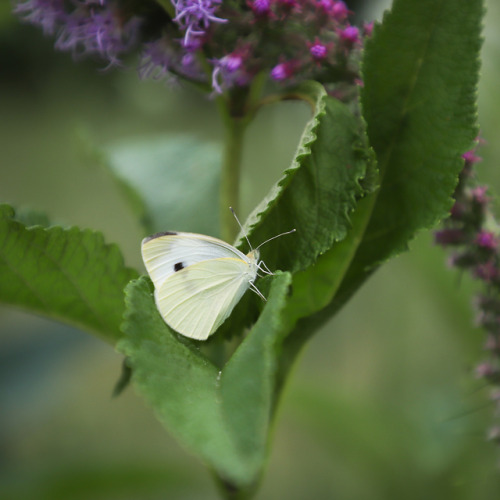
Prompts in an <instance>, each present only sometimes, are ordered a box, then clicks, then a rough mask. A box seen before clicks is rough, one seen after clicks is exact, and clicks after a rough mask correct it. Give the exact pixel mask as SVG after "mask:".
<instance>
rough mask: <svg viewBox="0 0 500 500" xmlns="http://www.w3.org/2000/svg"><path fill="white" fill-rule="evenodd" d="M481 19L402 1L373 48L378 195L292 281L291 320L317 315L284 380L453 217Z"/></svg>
mask: <svg viewBox="0 0 500 500" xmlns="http://www.w3.org/2000/svg"><path fill="white" fill-rule="evenodd" d="M481 16H482V4H481V2H480V1H478V0H472V1H468V0H461V1H459V2H456V1H455V0H440V1H439V2H435V1H434V0H432V1H431V0H396V1H395V2H394V8H393V11H392V12H390V13H388V14H386V15H385V16H384V20H383V24H382V25H381V26H377V27H376V29H375V32H374V35H373V38H372V39H371V40H369V42H367V45H366V51H365V59H364V66H363V67H364V87H363V90H362V104H363V110H364V113H365V118H366V121H367V130H368V134H369V137H370V141H371V144H372V146H373V148H374V150H375V152H376V154H377V159H378V166H379V169H380V189H379V190H378V191H376V192H372V193H370V194H368V195H367V196H366V197H365V198H364V199H362V200H360V201H359V202H358V205H357V207H356V210H355V211H354V213H353V214H352V217H351V221H352V229H351V230H350V232H349V234H348V236H347V237H346V238H345V239H344V240H343V241H342V242H340V243H337V244H335V245H334V246H333V247H332V248H331V249H330V250H328V251H326V252H325V253H324V254H323V255H321V256H320V257H319V258H318V260H317V262H316V264H315V265H314V266H312V267H311V268H309V269H307V270H305V271H303V272H301V273H298V274H296V275H295V276H294V282H293V290H294V292H293V295H292V297H291V300H290V301H289V303H288V305H287V313H286V317H287V318H288V320H289V321H290V323H292V324H293V323H295V322H297V320H299V319H300V318H303V317H305V316H308V315H310V314H312V313H314V312H316V311H318V313H317V314H316V315H315V316H313V317H309V318H308V320H307V321H302V322H300V323H299V327H297V328H296V330H295V331H294V333H293V334H292V335H290V336H289V337H288V339H287V340H286V343H285V349H284V356H283V358H282V362H281V365H280V370H281V375H280V377H281V378H282V379H283V378H284V374H285V373H286V372H287V370H288V369H289V368H290V366H291V363H292V362H293V360H294V359H295V357H296V355H297V353H298V352H299V351H300V348H301V347H302V345H303V344H304V342H305V341H306V340H307V338H309V336H310V335H311V334H312V333H313V332H314V331H316V329H317V328H318V326H320V325H321V324H322V323H323V322H324V321H325V320H326V319H328V318H329V317H330V316H331V315H332V314H334V313H335V312H337V311H338V309H339V308H340V307H341V306H342V305H343V304H344V303H345V301H346V300H347V299H348V298H349V297H350V296H351V295H352V294H353V293H354V291H355V290H356V289H357V288H358V287H359V286H360V285H361V284H362V282H363V281H364V280H365V279H366V278H367V277H368V276H369V275H370V274H371V273H372V272H373V271H374V270H375V269H376V266H377V265H379V264H380V263H381V262H382V261H383V260H385V259H388V258H389V257H390V256H392V255H394V254H396V253H399V252H401V251H402V250H404V249H405V248H406V245H407V243H408V241H409V240H410V239H411V238H412V237H413V236H414V234H415V233H416V232H417V231H418V230H419V229H423V228H428V227H430V226H432V225H433V224H434V223H435V222H436V221H437V220H439V219H440V218H442V217H444V216H446V215H447V213H448V211H449V209H450V207H451V204H452V198H451V196H452V194H453V191H454V188H455V185H456V182H457V177H458V173H459V172H460V170H461V169H462V168H463V160H462V158H461V154H462V153H463V152H464V151H466V150H467V149H468V148H470V147H471V145H472V143H473V140H474V138H475V137H476V134H477V125H476V85H477V79H478V70H479V63H478V56H479V49H480V23H481ZM325 305H326V306H327V307H326V308H325ZM319 311H320V312H319Z"/></svg>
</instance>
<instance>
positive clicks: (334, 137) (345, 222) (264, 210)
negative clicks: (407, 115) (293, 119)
mask: <svg viewBox="0 0 500 500" xmlns="http://www.w3.org/2000/svg"><path fill="white" fill-rule="evenodd" d="M293 96H295V97H297V98H301V99H305V100H307V101H309V102H311V103H312V105H313V117H312V118H311V120H310V121H309V122H308V123H307V125H306V127H305V130H304V133H303V135H302V138H301V141H300V144H299V146H298V149H297V152H296V155H295V159H294V161H293V163H292V166H291V167H290V168H289V169H288V170H286V171H285V173H284V175H283V177H282V179H281V180H280V181H279V182H278V183H277V184H276V185H275V186H274V187H273V188H272V189H271V191H270V193H269V194H268V196H267V197H266V198H265V199H264V200H262V202H261V203H260V204H259V205H258V206H257V207H256V209H255V210H254V211H253V213H252V214H251V215H250V217H249V219H248V221H247V223H246V226H247V232H248V233H249V234H250V235H251V240H252V241H253V242H255V244H257V243H261V242H263V241H265V240H267V239H268V238H271V237H272V236H275V235H277V234H279V233H281V232H285V231H288V230H290V229H292V228H296V229H297V232H296V233H295V234H293V235H290V236H285V237H283V238H279V239H277V240H276V241H273V242H272V243H270V244H269V245H266V246H264V247H263V248H262V258H263V260H264V261H265V262H266V264H267V265H268V266H269V268H270V269H272V270H274V269H282V270H290V271H293V272H295V271H297V270H301V269H305V268H307V267H308V266H310V265H311V264H313V263H314V262H315V261H316V259H317V257H318V255H320V254H322V253H324V252H325V251H326V250H328V249H329V248H331V246H332V245H333V243H334V242H335V241H340V240H342V239H343V238H345V236H346V234H347V232H348V231H349V228H350V220H349V219H350V214H351V213H352V211H353V210H354V208H355V207H356V204H357V201H358V199H359V198H360V197H362V196H363V195H364V194H365V193H366V192H367V191H370V190H372V189H373V187H374V186H373V185H363V178H365V176H366V175H367V171H368V170H373V168H374V162H373V154H372V152H371V151H370V150H369V148H368V146H367V140H366V135H365V133H364V126H363V122H362V121H361V120H360V119H359V117H357V116H356V115H355V114H354V113H353V112H352V111H351V110H350V109H349V107H348V106H347V105H345V104H343V103H341V102H340V101H338V100H337V99H334V98H332V97H329V96H328V95H327V94H326V92H325V90H324V88H323V86H322V85H321V84H319V83H317V82H308V83H305V84H303V85H302V86H301V87H300V88H298V89H297V90H296V91H295V92H294V93H293ZM289 97H291V96H289ZM240 244H243V245H244V242H243V240H241V239H240Z"/></svg>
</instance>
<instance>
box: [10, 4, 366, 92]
mask: <svg viewBox="0 0 500 500" xmlns="http://www.w3.org/2000/svg"><path fill="white" fill-rule="evenodd" d="M15 12H16V13H17V14H18V15H20V16H21V17H22V18H23V19H24V20H25V21H27V22H30V23H32V24H36V25H38V26H40V27H41V28H42V29H43V31H44V33H46V34H50V35H55V36H56V43H55V45H56V48H57V49H60V50H66V51H71V52H72V53H73V54H74V55H77V56H80V55H89V54H90V55H99V56H101V57H103V58H104V59H106V60H107V61H109V63H111V64H116V63H118V62H120V59H121V57H122V56H123V55H124V54H125V53H127V52H130V51H131V50H132V49H138V50H139V52H140V61H139V73H140V75H141V76H143V77H154V78H160V77H164V76H172V75H174V76H176V77H179V78H181V79H184V80H188V81H191V82H194V83H197V84H202V85H205V86H206V88H207V89H210V88H211V89H213V90H215V91H216V92H218V93H222V92H225V91H227V90H231V89H233V88H235V87H245V86H247V85H249V84H250V83H251V82H252V81H253V79H254V78H255V77H256V76H257V75H261V74H263V75H267V77H268V79H269V80H270V81H271V82H275V84H276V85H281V86H288V85H294V84H296V83H298V82H299V81H301V80H305V79H316V80H319V81H321V82H322V83H324V84H325V85H327V86H330V90H332V92H337V94H338V93H339V90H338V87H339V85H340V87H342V85H352V84H356V83H358V82H359V74H358V62H359V58H360V49H361V47H362V39H363V37H364V36H367V35H370V33H371V29H372V26H371V25H367V26H365V27H364V28H363V29H361V30H360V29H359V28H357V27H355V26H352V25H351V24H350V23H349V15H350V12H349V11H348V9H347V7H346V5H345V3H344V2H343V1H341V0H171V2H170V3H169V2H168V1H167V0H162V1H161V2H156V1H155V0H19V3H18V4H17V5H16V7H15ZM335 89H336V90H335Z"/></svg>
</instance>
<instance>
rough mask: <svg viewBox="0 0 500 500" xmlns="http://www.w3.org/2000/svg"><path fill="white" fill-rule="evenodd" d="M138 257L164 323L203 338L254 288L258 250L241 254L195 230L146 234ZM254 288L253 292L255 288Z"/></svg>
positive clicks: (257, 265)
mask: <svg viewBox="0 0 500 500" xmlns="http://www.w3.org/2000/svg"><path fill="white" fill-rule="evenodd" d="M142 257H143V260H144V264H145V266H146V269H147V271H148V273H149V275H150V277H151V280H152V281H153V284H154V286H155V301H156V305H157V307H158V310H159V311H160V314H161V316H162V317H163V319H164V320H165V322H166V323H167V324H168V325H169V326H170V327H171V328H173V329H174V330H176V331H177V332H178V333H181V334H182V335H185V336H187V337H191V338H194V339H197V340H205V339H207V338H208V337H209V336H210V335H212V334H213V333H214V332H215V331H216V330H217V328H218V327H219V326H220V325H221V324H222V323H223V322H224V321H225V319H226V318H227V317H228V316H229V315H230V314H231V312H232V310H233V309H234V307H235V306H236V304H237V303H238V302H239V301H240V299H241V297H242V296H243V294H244V293H245V292H246V290H247V289H248V288H249V287H254V285H253V282H254V281H255V279H256V278H257V271H258V270H259V269H260V267H259V265H260V262H259V251H258V250H252V251H251V252H249V253H248V254H246V255H245V254H244V253H243V252H241V251H240V250H238V249H237V248H235V247H233V246H232V245H229V244H228V243H226V242H224V241H222V240H219V239H217V238H213V237H210V236H206V235H202V234H195V233H180V232H179V233H177V232H165V233H157V234H155V235H153V236H150V237H148V238H145V239H144V240H143V242H142ZM257 292H258V291H257Z"/></svg>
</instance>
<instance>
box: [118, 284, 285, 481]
mask: <svg viewBox="0 0 500 500" xmlns="http://www.w3.org/2000/svg"><path fill="white" fill-rule="evenodd" d="M289 280H290V277H289V275H288V274H282V275H278V276H276V277H275V279H274V280H273V283H272V286H271V291H270V294H269V299H268V301H267V303H266V306H265V308H264V311H263V313H262V315H261V316H260V318H259V320H258V322H257V323H256V324H255V326H254V327H253V329H252V330H251V331H250V332H249V334H248V336H247V338H246V339H245V341H244V342H243V343H242V344H241V345H240V347H239V348H238V349H237V351H236V352H235V353H234V355H233V358H232V359H231V361H230V362H229V363H228V365H227V366H226V367H225V368H224V369H223V370H222V372H220V371H219V370H218V368H216V367H215V365H213V364H212V363H211V362H210V361H208V359H206V358H205V357H204V356H203V355H202V354H201V352H200V351H199V349H198V344H197V343H196V342H194V341H191V340H190V339H186V338H185V337H182V336H180V335H177V334H176V333H174V332H173V331H172V330H170V328H168V326H167V325H166V324H165V323H164V321H163V319H162V318H161V316H160V315H159V313H158V311H157V309H156V306H155V304H154V301H153V297H152V286H151V283H150V281H149V279H148V278H145V277H142V278H140V279H139V280H137V281H134V282H132V283H131V284H130V285H129V286H128V287H127V291H126V304H127V310H126V314H125V321H124V324H123V331H124V334H125V336H124V338H123V339H122V340H121V341H120V342H119V343H118V344H117V349H118V350H119V351H120V352H122V353H123V354H125V355H126V356H127V358H128V364H129V365H130V366H131V367H132V371H133V375H132V380H133V382H134V384H135V385H136V387H137V389H138V390H139V392H140V393H141V394H142V395H143V396H144V397H145V398H146V399H147V401H148V402H149V404H150V405H151V406H152V407H153V409H154V410H155V412H156V414H157V416H158V418H159V420H160V421H161V422H162V423H163V424H164V425H165V427H167V428H168V429H169V430H170V431H171V432H172V434H173V435H174V436H176V437H177V439H178V440H179V441H180V442H181V443H183V444H184V445H185V446H186V447H187V448H188V449H190V450H191V451H192V452H194V453H196V454H197V455H198V456H200V457H201V458H202V459H203V460H204V461H206V462H207V463H208V464H209V465H210V466H211V467H212V468H213V469H214V470H215V471H216V472H217V474H218V475H219V477H221V478H222V479H223V480H224V481H225V482H229V483H231V484H233V485H236V486H237V487H249V486H250V485H251V484H252V483H253V482H254V481H255V480H256V477H257V475H258V472H259V471H260V468H261V467H262V465H263V461H264V458H265V451H266V446H267V430H268V424H269V418H270V406H271V404H272V395H273V393H274V377H275V366H276V363H277V361H276V356H277V353H278V350H277V345H278V343H279V340H280V339H281V337H282V336H283V331H282V324H281V322H280V320H279V318H280V312H281V310H282V308H283V304H284V300H285V295H286V292H287V290H288V284H289ZM226 370H227V373H226Z"/></svg>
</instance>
